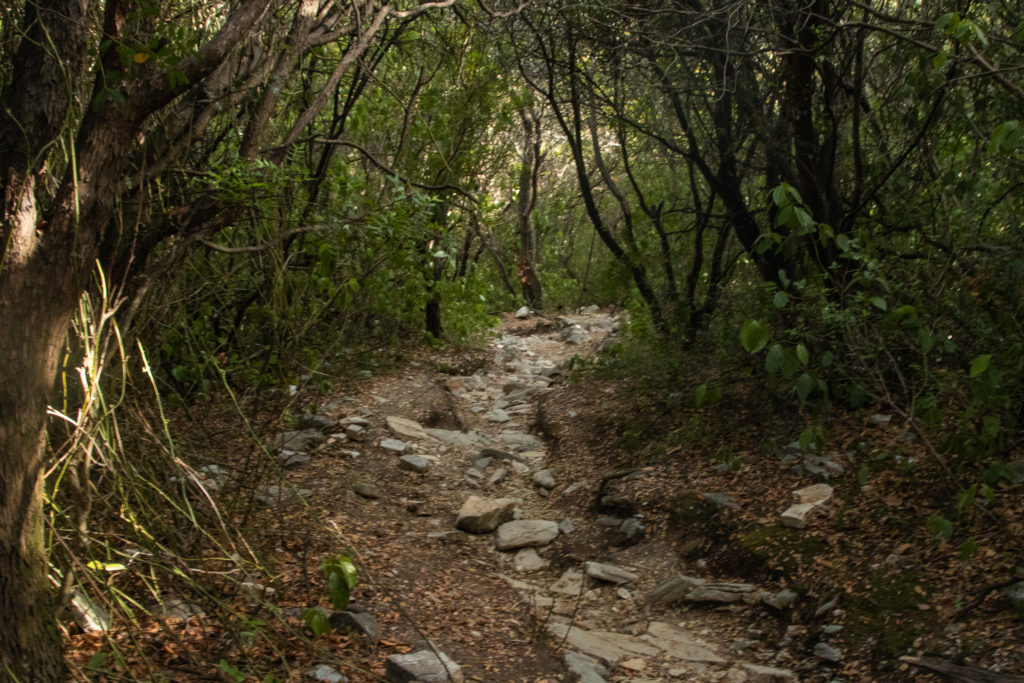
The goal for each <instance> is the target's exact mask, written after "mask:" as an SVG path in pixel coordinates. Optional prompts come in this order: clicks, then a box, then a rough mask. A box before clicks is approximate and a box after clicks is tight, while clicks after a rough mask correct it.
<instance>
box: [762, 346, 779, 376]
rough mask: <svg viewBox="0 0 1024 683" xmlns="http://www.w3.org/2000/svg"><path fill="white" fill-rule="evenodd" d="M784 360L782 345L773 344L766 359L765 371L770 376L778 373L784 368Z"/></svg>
mask: <svg viewBox="0 0 1024 683" xmlns="http://www.w3.org/2000/svg"><path fill="white" fill-rule="evenodd" d="M782 360H783V358H782V344H772V345H771V346H770V347H768V353H767V354H765V357H764V369H765V371H767V372H768V373H769V374H772V373H775V372H778V371H779V370H780V369H781V368H782Z"/></svg>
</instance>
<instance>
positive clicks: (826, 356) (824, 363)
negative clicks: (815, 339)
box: [821, 351, 835, 368]
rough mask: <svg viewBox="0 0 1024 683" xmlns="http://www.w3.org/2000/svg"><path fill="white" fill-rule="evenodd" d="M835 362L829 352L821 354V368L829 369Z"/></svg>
mask: <svg viewBox="0 0 1024 683" xmlns="http://www.w3.org/2000/svg"><path fill="white" fill-rule="evenodd" d="M833 362H835V356H834V355H833V354H832V352H831V351H826V352H825V353H823V354H821V367H823V368H829V367H832V363H833Z"/></svg>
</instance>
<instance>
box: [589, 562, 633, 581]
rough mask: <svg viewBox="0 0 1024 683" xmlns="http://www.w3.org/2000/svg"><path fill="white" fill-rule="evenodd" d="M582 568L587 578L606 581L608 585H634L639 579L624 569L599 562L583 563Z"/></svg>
mask: <svg viewBox="0 0 1024 683" xmlns="http://www.w3.org/2000/svg"><path fill="white" fill-rule="evenodd" d="M583 568H584V570H585V571H586V572H587V576H589V577H591V578H594V579H598V580H600V581H607V582H608V583H615V584H619V583H634V582H635V581H636V580H637V579H639V578H640V577H639V576H637V575H636V574H634V573H633V572H627V571H626V570H625V569H620V568H619V567H616V566H614V565H610V564H602V563H600V562H584V563H583Z"/></svg>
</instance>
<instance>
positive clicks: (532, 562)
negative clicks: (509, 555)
mask: <svg viewBox="0 0 1024 683" xmlns="http://www.w3.org/2000/svg"><path fill="white" fill-rule="evenodd" d="M513 563H514V566H515V568H516V571H517V572H520V573H526V572H534V571H537V570H538V569H543V568H544V567H547V566H548V565H549V564H551V563H550V562H548V561H547V560H545V559H544V558H543V557H541V556H540V555H538V554H537V551H536V550H534V549H533V548H523V549H522V550H520V551H519V552H518V553H516V556H515V557H514V558H513Z"/></svg>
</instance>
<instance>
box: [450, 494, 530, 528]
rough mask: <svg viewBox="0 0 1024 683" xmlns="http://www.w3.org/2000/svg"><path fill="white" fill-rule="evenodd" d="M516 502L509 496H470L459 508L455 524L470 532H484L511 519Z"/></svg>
mask: <svg viewBox="0 0 1024 683" xmlns="http://www.w3.org/2000/svg"><path fill="white" fill-rule="evenodd" d="M515 506H516V503H515V501H514V500H512V499H511V498H483V497H481V496H470V497H469V498H467V499H466V502H465V503H463V504H462V507H461V508H459V515H458V517H457V518H456V520H455V526H456V527H457V528H459V529H462V530H463V531H468V532H469V533H471V534H486V533H490V532H491V531H494V530H495V529H497V528H498V527H499V526H501V525H502V524H504V523H505V522H507V521H509V520H510V519H512V512H513V510H514V509H515Z"/></svg>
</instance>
